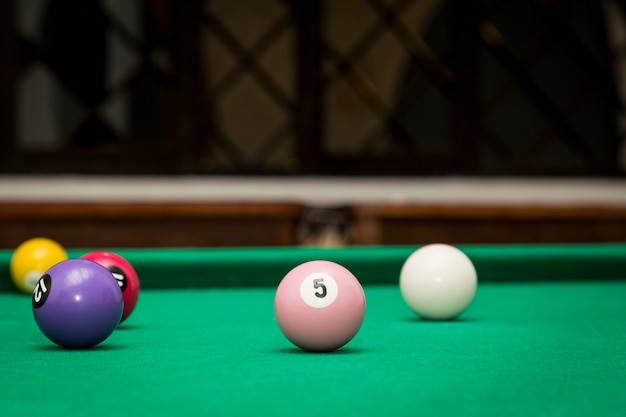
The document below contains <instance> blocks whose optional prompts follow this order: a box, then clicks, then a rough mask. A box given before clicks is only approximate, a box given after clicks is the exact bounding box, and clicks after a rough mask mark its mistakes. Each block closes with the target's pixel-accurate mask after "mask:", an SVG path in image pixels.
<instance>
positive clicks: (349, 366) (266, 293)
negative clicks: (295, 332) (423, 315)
mask: <svg viewBox="0 0 626 417" xmlns="http://www.w3.org/2000/svg"><path fill="white" fill-rule="evenodd" d="M459 247H460V248H461V249H462V250H463V251H464V252H465V253H466V254H467V255H468V256H469V257H470V258H471V259H472V260H473V262H474V264H475V266H476V269H477V271H478V276H479V287H478V291H477V295H476V298H475V299H474V302H473V303H472V305H471V306H470V307H469V309H468V310H467V311H466V312H465V313H464V314H463V315H462V316H461V317H460V318H459V319H457V320H455V321H449V322H429V321H423V320H420V319H419V318H417V317H416V316H414V315H413V314H412V313H411V312H410V311H409V310H408V308H407V307H406V306H405V305H404V303H403V301H402V298H401V295H400V292H399V289H398V286H397V281H398V274H399V271H400V268H401V265H402V262H403V261H404V259H405V258H406V257H407V256H408V255H409V254H410V253H411V252H412V251H413V250H414V249H415V247H411V246H392V247H374V246H371V247H370V246H363V247H345V248H312V247H309V248H304V247H289V248H270V247H265V248H211V249H208V248H178V249H173V248H172V249H168V248H165V249H149V248H147V249H118V250H117V252H118V253H119V254H121V255H122V256H125V257H126V258H127V259H128V260H129V261H131V262H132V263H133V264H134V265H135V268H136V269H137V272H138V273H139V275H140V278H141V281H142V292H141V295H140V298H139V303H138V305H137V308H136V309H135V311H134V313H133V314H132V315H131V316H130V318H129V319H128V320H126V321H125V322H124V323H122V324H121V325H120V327H119V328H118V329H117V330H116V331H115V332H114V333H113V334H112V335H111V336H110V337H109V338H108V339H107V340H106V341H104V342H103V343H102V344H100V345H98V346H96V347H94V348H92V349H89V350H66V349H63V348H60V347H57V346H56V345H54V344H52V343H51V342H49V341H48V340H47V339H45V337H44V336H43V335H42V334H41V333H40V332H39V330H38V329H37V327H36V324H35V323H34V320H33V318H32V312H31V307H30V297H29V296H28V295H26V294H21V293H18V292H17V291H16V290H15V289H14V288H13V286H12V283H11V282H10V279H9V276H8V263H9V259H10V256H11V252H10V251H7V250H4V251H0V267H1V269H0V271H2V272H1V273H2V277H1V278H2V279H1V280H0V283H1V284H0V333H1V341H0V415H2V416H5V417H6V416H24V415H46V416H68V415H75V414H84V415H90V416H107V417H109V416H114V415H149V416H160V415H163V416H172V415H179V416H188V415H207V416H220V415H225V416H229V415H232V416H250V415H259V416H315V417H319V416H356V415H358V416H441V415H445V416H481V417H485V416H525V417H527V416H592V415H593V416H603V417H607V416H620V417H623V416H624V415H626V244H620V243H616V244H593V245H591V244H589V245H586V244H575V245H574V244H572V245H464V246H459ZM86 251H87V249H69V254H70V256H71V257H75V256H79V255H81V254H83V253H85V252H86ZM310 259H328V260H334V261H337V262H339V263H341V264H343V265H344V266H346V267H348V268H349V269H351V270H352V271H353V272H354V273H355V275H356V276H357V277H358V278H359V279H360V280H361V282H362V284H363V286H364V290H365V294H366V298H367V312H366V316H365V321H364V323H363V326H362V328H361V330H360V331H359V333H358V334H357V335H356V337H355V338H354V339H353V340H352V341H351V342H350V343H349V344H348V345H346V346H345V347H344V348H342V349H340V350H338V351H335V352H331V353H325V354H319V353H307V352H304V351H301V350H299V349H297V348H296V347H294V346H293V345H291V344H290V342H288V341H287V339H286V338H285V337H284V336H283V335H282V334H281V333H280V330H279V329H278V327H277V325H276V322H275V320H274V314H273V296H274V292H275V288H276V285H277V284H278V282H279V281H280V279H281V278H282V276H283V275H284V274H285V273H286V272H287V271H288V270H289V269H290V268H291V267H293V266H295V265H297V264H298V263H300V262H303V261H305V260H310Z"/></svg>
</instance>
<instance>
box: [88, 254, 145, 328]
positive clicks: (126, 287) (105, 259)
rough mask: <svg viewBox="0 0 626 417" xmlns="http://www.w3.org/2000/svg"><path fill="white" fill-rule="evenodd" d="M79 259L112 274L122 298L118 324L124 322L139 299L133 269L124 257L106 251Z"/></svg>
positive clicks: (136, 277)
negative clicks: (121, 311) (122, 306)
mask: <svg viewBox="0 0 626 417" xmlns="http://www.w3.org/2000/svg"><path fill="white" fill-rule="evenodd" d="M81 258H82V259H88V260H90V261H94V262H97V263H99V264H100V265H102V266H104V267H105V268H106V269H108V270H109V271H110V272H111V273H112V274H113V276H114V277H115V279H116V280H117V283H118V284H119V286H120V288H121V289H122V295H123V296H124V312H123V313H122V319H121V320H120V323H121V322H123V321H124V320H126V319H127V318H128V316H130V313H132V312H133V310H134V309H135V306H136V305H137V300H138V299H139V277H138V276H137V272H136V271H135V268H133V266H132V265H131V264H130V262H128V261H127V260H126V259H125V258H124V257H122V256H120V255H118V254H116V253H113V252H108V251H94V252H89V253H86V254H84V255H82V256H81Z"/></svg>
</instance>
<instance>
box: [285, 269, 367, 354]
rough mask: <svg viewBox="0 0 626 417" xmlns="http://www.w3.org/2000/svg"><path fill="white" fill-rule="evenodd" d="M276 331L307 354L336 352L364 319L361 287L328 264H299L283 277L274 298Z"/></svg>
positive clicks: (349, 276)
mask: <svg viewBox="0 0 626 417" xmlns="http://www.w3.org/2000/svg"><path fill="white" fill-rule="evenodd" d="M274 314H275V316H276V321H277V322H278V327H279V328H280V330H281V331H282V332H283V334H284V335H285V336H286V337H287V339H289V340H290V341H291V342H292V343H293V344H294V345H296V346H298V347H300V348H302V349H304V350H309V351H315V352H329V351H332V350H335V349H339V348H340V347H342V346H344V345H345V344H346V343H348V342H349V341H350V340H352V338H353V337H354V336H355V335H356V334H357V332H358V331H359V329H360V328H361V324H362V323H363V318H364V317H365V294H364V292H363V287H361V284H360V283H359V281H358V280H357V279H356V277H355V276H354V275H352V273H351V272H350V271H348V270H347V269H346V268H344V267H343V266H341V265H339V264H337V263H334V262H330V261H321V260H318V261H310V262H305V263H303V264H300V265H298V266H296V267H295V268H293V269H292V270H291V271H289V272H288V273H287V275H285V277H284V278H283V279H282V281H281V282H280V284H279V285H278V288H277V290H276V296H275V297H274Z"/></svg>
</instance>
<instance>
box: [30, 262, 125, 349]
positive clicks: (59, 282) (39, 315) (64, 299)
mask: <svg viewBox="0 0 626 417" xmlns="http://www.w3.org/2000/svg"><path fill="white" fill-rule="evenodd" d="M123 308H124V299H123V298H122V291H120V287H119V285H118V284H117V281H116V279H115V278H114V277H113V275H112V274H111V273H110V272H109V271H108V270H107V269H106V268H105V267H103V266H102V265H99V264H97V263H96V262H93V261H88V260H86V259H68V260H65V261H62V262H59V263H57V264H56V265H54V266H52V267H51V268H49V269H48V270H47V271H46V272H45V273H44V274H43V275H42V276H41V278H40V279H39V281H38V282H37V284H36V285H35V289H34V290H33V297H32V309H33V316H34V318H35V322H36V323H37V326H38V327H39V329H40V330H41V332H42V333H43V334H44V335H45V336H46V337H47V338H48V339H50V340H51V341H52V342H54V343H56V344H57V345H59V346H62V347H65V348H69V349H86V348H90V347H92V346H95V345H97V344H99V343H101V342H102V341H104V340H105V339H107V338H108V337H109V336H110V335H111V334H112V333H113V331H114V330H115V328H116V327H117V325H118V324H119V322H120V318H121V317H122V309H123Z"/></svg>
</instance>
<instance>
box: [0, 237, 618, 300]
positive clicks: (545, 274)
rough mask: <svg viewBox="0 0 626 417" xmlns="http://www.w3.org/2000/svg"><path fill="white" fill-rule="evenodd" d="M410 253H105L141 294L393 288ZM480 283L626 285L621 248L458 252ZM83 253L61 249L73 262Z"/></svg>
mask: <svg viewBox="0 0 626 417" xmlns="http://www.w3.org/2000/svg"><path fill="white" fill-rule="evenodd" d="M417 248H418V247H417V246H391V247H384V246H366V247H358V246H357V247H346V248H332V249H325V248H301V247H286V248H267V247H265V248H178V249H173V248H172V249H150V248H148V249H111V248H106V249H108V250H113V251H115V252H116V253H118V254H120V255H122V256H124V257H125V258H127V259H128V260H129V261H130V262H131V263H132V264H133V266H134V267H135V269H136V270H137V273H138V274H139V277H140V279H141V283H142V287H143V288H181V287H193V288H198V287H234V286H244V287H250V286H275V285H277V284H278V282H279V281H280V279H281V278H282V277H283V276H284V275H285V274H286V273H287V272H288V271H289V270H290V269H291V268H293V267H295V266H296V265H298V264H299V263H301V262H304V261H308V260H313V259H326V260H330V261H335V262H338V263H340V264H342V265H344V266H345V267H347V268H348V269H350V270H351V271H352V272H353V273H354V274H355V275H356V276H357V278H358V279H359V280H360V281H361V282H362V283H363V284H395V283H397V281H398V278H399V274H400V269H401V267H402V263H403V262H404V261H405V260H406V258H407V257H408V256H409V255H410V254H411V253H412V252H413V251H414V250H416V249H417ZM459 248H460V249H461V250H463V251H464V252H465V253H466V254H467V255H468V256H469V257H470V259H471V260H472V262H473V263H474V265H475V266H476V270H477V272H478V277H479V280H480V281H481V282H491V281H546V280H548V281H554V280H568V281H571V280H587V279H590V277H593V279H604V280H608V279H626V244H623V243H620V244H617V243H614V244H608V243H607V244H577V245H573V244H572V245H563V244H561V245H462V246H459ZM87 251H88V250H87V249H71V248H70V249H68V254H69V256H70V257H78V256H80V255H82V254H84V253H85V252H87ZM11 254H12V252H11V251H9V250H3V251H0V291H11V290H14V286H13V284H12V283H11V281H10V277H9V262H10V259H11Z"/></svg>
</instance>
